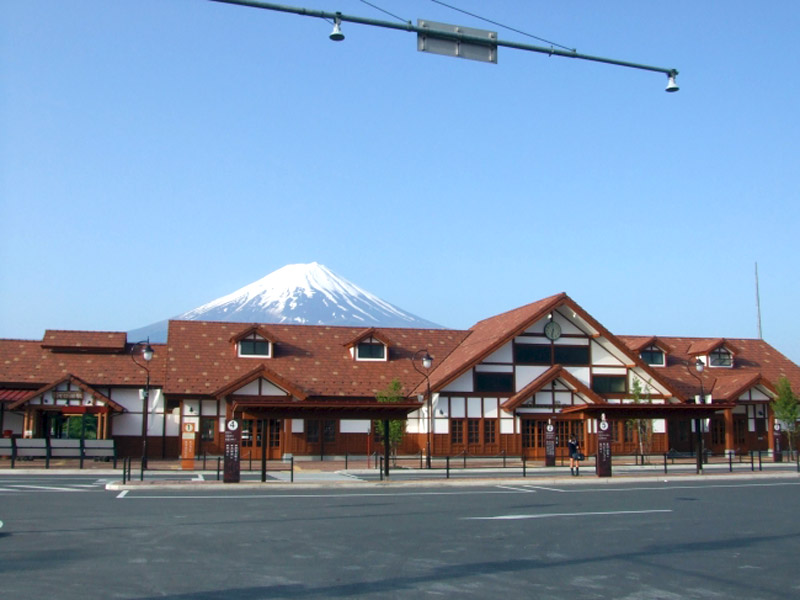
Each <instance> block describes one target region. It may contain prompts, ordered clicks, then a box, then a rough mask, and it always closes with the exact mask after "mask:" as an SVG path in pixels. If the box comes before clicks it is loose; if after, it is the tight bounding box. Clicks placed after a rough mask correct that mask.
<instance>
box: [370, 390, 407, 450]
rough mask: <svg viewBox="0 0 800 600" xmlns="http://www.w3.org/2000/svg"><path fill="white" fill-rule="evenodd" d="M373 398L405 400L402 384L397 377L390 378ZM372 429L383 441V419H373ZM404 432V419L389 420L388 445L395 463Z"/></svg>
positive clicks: (394, 400)
mask: <svg viewBox="0 0 800 600" xmlns="http://www.w3.org/2000/svg"><path fill="white" fill-rule="evenodd" d="M375 399H376V400H377V401H378V402H382V403H385V402H402V401H403V400H405V396H404V395H403V384H402V383H400V380H399V379H392V381H391V382H390V383H389V385H388V386H387V387H386V389H383V390H381V391H379V392H378V393H377V394H375ZM372 427H373V430H374V431H375V432H376V433H377V434H378V439H379V440H380V443H381V444H383V443H384V439H386V438H385V436H386V431H385V429H384V426H383V421H373V423H372ZM405 434H406V421H405V419H402V420H400V419H394V420H391V421H389V447H390V449H391V452H392V456H393V457H394V461H395V463H396V462H397V449H398V448H399V447H400V443H401V442H402V441H403V437H404V436H405Z"/></svg>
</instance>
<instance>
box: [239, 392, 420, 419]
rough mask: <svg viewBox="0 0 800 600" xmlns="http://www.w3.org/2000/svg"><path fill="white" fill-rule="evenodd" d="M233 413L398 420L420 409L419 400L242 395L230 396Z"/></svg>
mask: <svg viewBox="0 0 800 600" xmlns="http://www.w3.org/2000/svg"><path fill="white" fill-rule="evenodd" d="M229 399H230V401H231V408H232V409H233V412H234V413H237V412H246V413H249V414H256V415H264V416H269V417H271V418H274V419H307V418H316V419H354V420H370V421H371V420H383V419H389V420H395V419H405V418H406V417H407V416H408V414H409V413H411V412H413V411H415V410H418V409H419V408H420V406H421V404H420V403H419V402H417V401H416V400H415V401H409V402H386V403H380V402H376V401H375V400H374V399H373V400H370V401H367V402H364V401H358V400H341V399H338V398H337V399H336V400H294V399H292V398H286V397H265V396H258V397H243V396H230V397H229Z"/></svg>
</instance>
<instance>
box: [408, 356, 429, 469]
mask: <svg viewBox="0 0 800 600" xmlns="http://www.w3.org/2000/svg"><path fill="white" fill-rule="evenodd" d="M420 354H423V356H422V357H420V356H419V355H420ZM417 360H419V361H420V362H421V363H422V366H423V367H424V368H425V370H424V371H422V370H420V368H419V367H418V366H417V363H416V361H417ZM411 364H412V365H413V367H414V369H415V370H416V371H417V373H419V374H420V375H424V376H425V382H426V383H427V392H428V393H427V396H426V400H425V404H426V405H427V407H428V442H427V449H426V453H425V454H426V456H425V466H426V468H428V469H430V468H431V448H432V443H431V435H432V429H433V418H432V413H433V398H432V397H431V379H430V377H429V376H428V372H429V371H430V368H431V365H433V358H431V355H430V354H428V351H427V350H417V351H416V352H415V353H414V356H412V357H411Z"/></svg>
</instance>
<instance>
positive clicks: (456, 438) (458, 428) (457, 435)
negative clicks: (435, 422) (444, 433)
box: [450, 419, 464, 444]
mask: <svg viewBox="0 0 800 600" xmlns="http://www.w3.org/2000/svg"><path fill="white" fill-rule="evenodd" d="M450 443H451V444H463V443H464V419H453V420H451V421H450Z"/></svg>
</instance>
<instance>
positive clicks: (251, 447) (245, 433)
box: [242, 419, 283, 460]
mask: <svg viewBox="0 0 800 600" xmlns="http://www.w3.org/2000/svg"><path fill="white" fill-rule="evenodd" d="M282 429H283V421H281V420H280V419H243V420H242V460H247V459H249V458H252V459H253V460H256V459H260V458H261V455H262V452H263V451H264V448H266V451H267V458H268V459H279V458H281V457H282V456H283V454H282V446H281V440H282V438H283V436H282V434H281V430H282Z"/></svg>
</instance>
